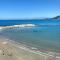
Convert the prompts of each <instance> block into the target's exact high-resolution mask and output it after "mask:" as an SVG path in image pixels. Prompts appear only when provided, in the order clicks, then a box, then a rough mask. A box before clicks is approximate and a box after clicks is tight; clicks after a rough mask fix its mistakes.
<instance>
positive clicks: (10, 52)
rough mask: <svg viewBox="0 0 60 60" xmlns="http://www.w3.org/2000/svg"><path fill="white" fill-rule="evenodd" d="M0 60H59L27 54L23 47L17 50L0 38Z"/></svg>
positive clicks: (13, 45) (58, 59) (14, 45)
mask: <svg viewBox="0 0 60 60" xmlns="http://www.w3.org/2000/svg"><path fill="white" fill-rule="evenodd" d="M0 60H60V58H56V57H55V56H53V57H50V56H48V55H39V54H35V53H32V52H31V51H30V52H29V51H28V50H24V47H23V49H21V47H20V48H18V47H17V46H16V44H13V43H11V42H9V41H6V40H5V39H3V38H0Z"/></svg>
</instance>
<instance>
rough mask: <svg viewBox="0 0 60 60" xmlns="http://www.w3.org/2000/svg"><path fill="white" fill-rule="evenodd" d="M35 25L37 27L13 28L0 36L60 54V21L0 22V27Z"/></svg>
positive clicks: (3, 31)
mask: <svg viewBox="0 0 60 60" xmlns="http://www.w3.org/2000/svg"><path fill="white" fill-rule="evenodd" d="M19 24H35V25H37V26H36V27H30V28H12V29H5V30H2V31H0V35H3V36H4V37H7V38H9V39H11V40H13V41H16V42H19V43H22V44H25V45H27V46H30V47H34V48H37V49H38V50H40V49H42V50H46V51H53V52H59V53H60V20H37V19H36V20H0V26H13V25H19Z"/></svg>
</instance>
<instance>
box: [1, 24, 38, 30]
mask: <svg viewBox="0 0 60 60" xmlns="http://www.w3.org/2000/svg"><path fill="white" fill-rule="evenodd" d="M35 26H37V25H35V24H20V25H12V26H0V30H2V29H6V28H31V27H35Z"/></svg>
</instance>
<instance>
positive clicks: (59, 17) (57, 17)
mask: <svg viewBox="0 0 60 60" xmlns="http://www.w3.org/2000/svg"><path fill="white" fill-rule="evenodd" d="M52 19H58V20H60V15H59V16H56V17H53V18H52Z"/></svg>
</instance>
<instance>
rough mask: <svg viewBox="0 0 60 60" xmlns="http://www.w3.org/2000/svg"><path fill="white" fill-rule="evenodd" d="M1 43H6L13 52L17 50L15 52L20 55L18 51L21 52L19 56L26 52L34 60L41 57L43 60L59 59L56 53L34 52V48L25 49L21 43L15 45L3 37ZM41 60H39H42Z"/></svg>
mask: <svg viewBox="0 0 60 60" xmlns="http://www.w3.org/2000/svg"><path fill="white" fill-rule="evenodd" d="M1 41H4V42H5V43H8V45H9V46H11V48H14V49H15V50H16V48H17V50H16V51H17V52H18V50H19V52H20V53H21V51H20V50H22V51H23V52H22V53H21V54H24V53H27V52H28V55H30V54H31V55H33V56H34V58H33V57H32V58H33V59H35V58H37V57H39V58H38V60H40V59H41V57H43V59H44V60H45V59H46V60H47V59H50V58H51V59H60V56H59V55H57V56H56V53H54V52H49V53H44V52H41V51H36V50H35V49H36V48H31V49H29V48H27V47H26V46H25V45H23V44H21V43H17V42H15V41H12V40H10V39H6V38H4V37H3V38H1V39H0V42H1ZM20 53H18V54H20ZM25 55H26V54H25ZM35 55H36V57H35ZM43 59H41V60H43ZM23 60H24V59H23Z"/></svg>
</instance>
